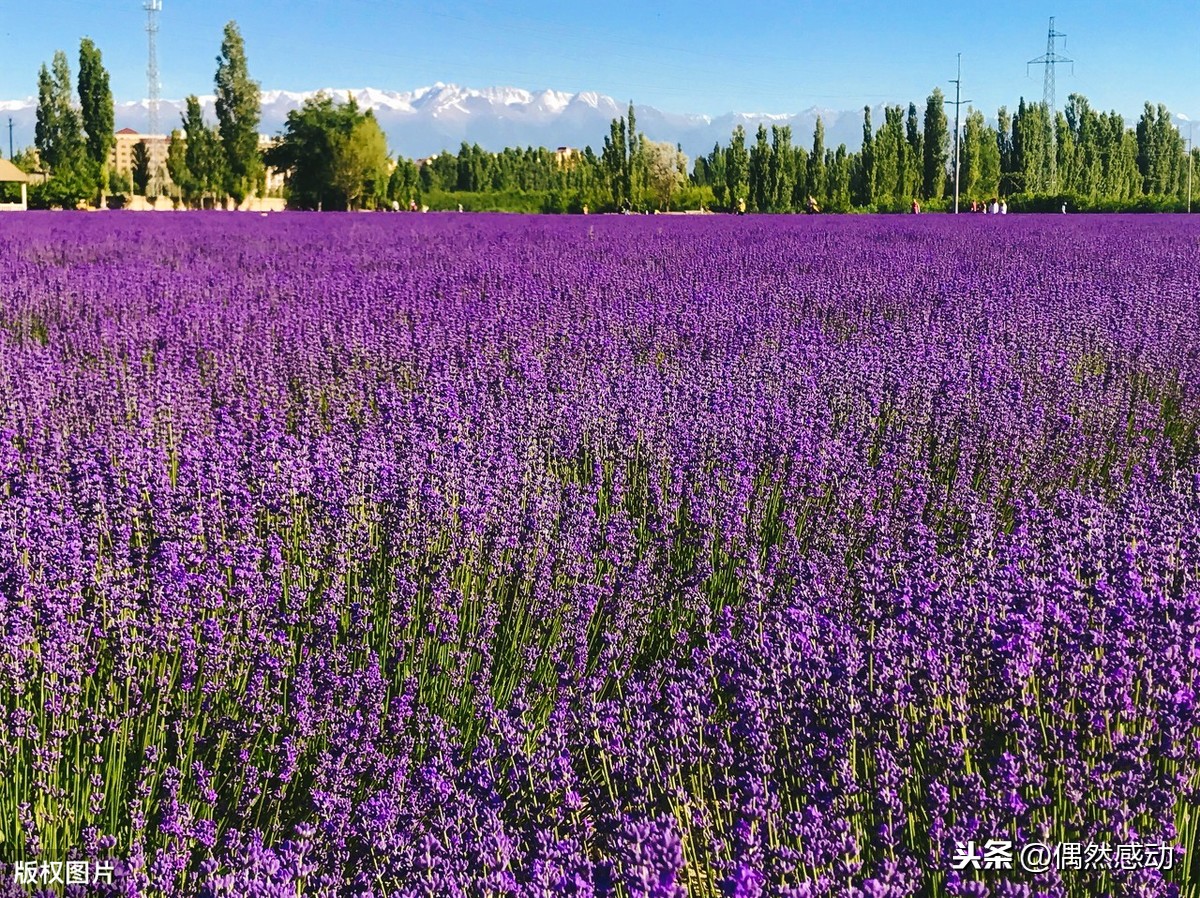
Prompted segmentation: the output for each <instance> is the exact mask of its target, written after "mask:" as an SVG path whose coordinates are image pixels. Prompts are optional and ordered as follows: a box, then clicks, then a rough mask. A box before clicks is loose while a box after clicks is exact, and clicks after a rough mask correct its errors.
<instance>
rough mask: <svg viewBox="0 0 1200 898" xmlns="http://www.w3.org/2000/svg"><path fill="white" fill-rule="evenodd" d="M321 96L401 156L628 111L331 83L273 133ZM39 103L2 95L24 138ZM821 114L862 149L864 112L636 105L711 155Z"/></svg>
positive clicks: (441, 89)
mask: <svg viewBox="0 0 1200 898" xmlns="http://www.w3.org/2000/svg"><path fill="white" fill-rule="evenodd" d="M318 93H324V94H325V95H326V96H329V97H332V98H333V99H334V100H336V101H338V102H345V100H346V99H347V98H348V97H353V98H354V100H355V102H357V103H358V106H359V108H360V109H370V110H372V111H373V112H374V114H375V117H376V119H378V121H379V124H380V126H381V127H382V128H383V130H384V131H385V133H387V134H388V137H389V142H390V148H391V151H392V152H394V153H397V152H398V153H401V154H403V155H405V156H411V157H418V158H420V157H425V156H429V155H431V154H432V153H436V152H438V151H439V150H443V149H446V148H448V147H451V148H452V147H456V146H458V145H459V144H460V143H461V142H463V141H466V142H468V143H478V144H479V145H480V146H482V147H484V148H485V149H487V150H492V151H497V150H501V149H503V148H504V147H509V146H530V145H533V146H536V145H542V146H550V147H555V146H574V147H581V148H582V147H584V146H592V147H597V146H599V145H600V144H601V143H603V141H604V137H605V135H606V134H607V133H608V129H609V123H610V121H611V120H612V119H613V118H615V117H616V116H618V115H624V114H625V107H626V103H625V102H624V101H621V102H618V101H617V100H615V99H613V98H612V97H610V96H608V95H606V94H602V93H599V92H597V91H579V92H576V93H573V92H570V91H560V90H553V89H550V88H541V89H538V90H526V89H525V88H520V87H512V86H504V85H495V86H491V87H484V88H472V87H464V86H462V85H459V84H454V83H447V82H444V81H435V82H434V83H432V84H428V85H425V86H422V87H417V88H415V89H412V90H406V91H394V90H385V89H381V88H376V87H356V88H349V89H347V88H336V89H335V88H325V89H324V90H323V91H315V90H312V91H288V90H265V91H263V92H262V123H261V125H260V130H262V131H263V133H266V134H278V133H280V132H282V130H283V128H284V126H285V124H286V122H287V116H288V113H289V112H292V111H293V110H295V109H298V108H300V107H301V106H302V105H303V104H304V102H305V101H306V100H308V99H310V98H312V97H314V96H316V95H317V94H318ZM200 102H201V104H202V106H203V108H204V111H205V117H206V118H207V119H208V120H210V121H212V120H213V118H214V115H213V111H214V110H213V103H214V98H213V97H212V96H210V95H206V96H202V97H200ZM148 105H149V104H148V102H147V101H146V100H144V99H139V100H135V101H131V102H121V103H118V104H117V106H116V110H115V112H116V126H117V127H118V128H126V127H128V128H134V129H135V130H145V129H146V128H147V127H148V117H149V116H148ZM35 108H36V100H35V99H34V98H32V97H30V98H27V99H24V100H8V101H0V110H4V111H5V114H6V115H12V117H13V119H14V123H15V124H16V127H17V128H18V129H19V130H18V131H17V139H18V140H19V141H21V142H22V143H25V144H29V143H32V142H33V130H34V120H35V112H34V111H35ZM183 110H184V103H183V101H181V100H164V101H162V102H161V106H160V111H159V121H160V122H162V123H163V124H162V125H160V127H164V128H166V129H167V130H169V129H170V127H178V125H177V124H176V123H177V122H179V120H180V115H181V113H182V112H183ZM817 115H820V116H821V118H822V120H823V121H824V122H825V130H826V143H827V145H829V146H837V144H838V143H840V142H844V143H846V145H847V146H848V147H849V148H851V149H855V148H857V146H858V145H859V142H860V141H861V137H862V116H861V113H860V112H838V111H834V110H827V109H816V108H813V109H808V110H803V111H800V112H797V113H793V114H780V113H726V114H724V115H718V116H709V115H696V114H680V113H671V112H664V111H661V110H658V109H656V108H654V107H653V106H644V105H641V104H639V105H638V106H637V117H638V126H639V130H641V131H642V132H643V133H645V135H646V136H647V137H648V138H650V139H651V140H658V141H666V142H669V143H672V144H674V143H680V144H682V145H683V148H684V152H686V153H688V154H690V155H693V156H694V155H698V154H703V153H707V152H708V151H709V150H710V149H711V148H712V146H713V144H714V143H715V142H719V143H721V144H726V143H728V141H729V135H730V132H731V131H732V130H733V128H734V126H735V125H737V124H742V125H743V126H744V127H746V129H747V131H750V130H752V129H753V128H755V127H757V125H758V123H759V122H764V123H766V124H768V125H769V124H772V123H782V124H788V125H791V127H792V131H793V137H794V139H797V140H803V139H804V138H805V137H806V136H807V135H808V134H811V133H812V127H813V124H814V123H815V120H816V117H817Z"/></svg>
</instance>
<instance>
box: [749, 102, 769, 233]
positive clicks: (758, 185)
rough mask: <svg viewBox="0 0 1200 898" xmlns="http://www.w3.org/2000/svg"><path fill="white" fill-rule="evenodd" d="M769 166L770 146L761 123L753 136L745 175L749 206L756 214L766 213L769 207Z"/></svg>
mask: <svg viewBox="0 0 1200 898" xmlns="http://www.w3.org/2000/svg"><path fill="white" fill-rule="evenodd" d="M770 165H771V144H770V143H769V142H768V140H767V126H766V125H764V124H762V123H761V122H760V123H759V125H758V131H757V132H756V133H755V135H754V146H752V147H751V148H750V167H749V171H748V175H747V181H746V186H747V188H748V192H749V194H750V196H749V205H750V207H751V208H752V209H754V210H755V211H756V212H766V211H768V210H769V209H770V207H771V189H770V184H769V183H768V180H767V178H768V175H769V173H770Z"/></svg>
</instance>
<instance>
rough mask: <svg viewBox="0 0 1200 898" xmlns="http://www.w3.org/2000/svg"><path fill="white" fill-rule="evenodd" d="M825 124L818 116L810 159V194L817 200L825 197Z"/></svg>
mask: <svg viewBox="0 0 1200 898" xmlns="http://www.w3.org/2000/svg"><path fill="white" fill-rule="evenodd" d="M825 172H826V165H825V123H824V122H823V121H821V117H820V116H819V115H818V116H817V124H816V127H814V128H813V148H812V154H811V155H810V156H809V157H808V192H809V194H810V195H811V196H812V197H813V199H815V200H818V201H819V200H822V199H824V197H825V187H826V184H825Z"/></svg>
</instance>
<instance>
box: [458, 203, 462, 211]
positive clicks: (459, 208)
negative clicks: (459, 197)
mask: <svg viewBox="0 0 1200 898" xmlns="http://www.w3.org/2000/svg"><path fill="white" fill-rule="evenodd" d="M458 211H459V212H461V211H462V203H459V204H458Z"/></svg>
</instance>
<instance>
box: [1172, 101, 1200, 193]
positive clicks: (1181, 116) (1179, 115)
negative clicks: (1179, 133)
mask: <svg viewBox="0 0 1200 898" xmlns="http://www.w3.org/2000/svg"><path fill="white" fill-rule="evenodd" d="M1175 118H1177V119H1179V120H1180V121H1181V122H1187V125H1188V205H1187V210H1188V214H1189V215H1190V214H1191V212H1192V126H1193V125H1195V124H1196V123H1195V122H1193V121H1192V120H1191V119H1190V118H1189V117H1188V116H1186V115H1184V114H1183V113H1182V112H1177V113H1175Z"/></svg>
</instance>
